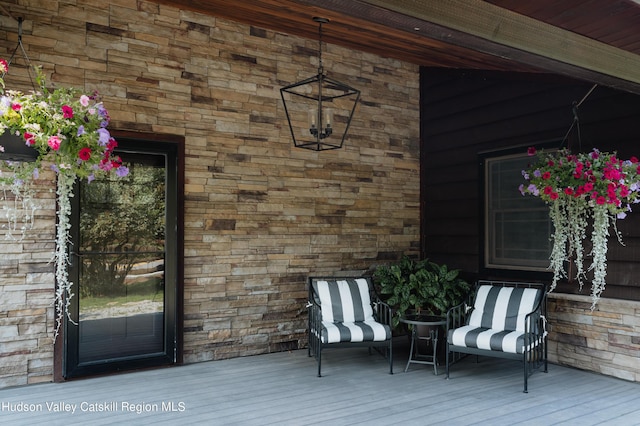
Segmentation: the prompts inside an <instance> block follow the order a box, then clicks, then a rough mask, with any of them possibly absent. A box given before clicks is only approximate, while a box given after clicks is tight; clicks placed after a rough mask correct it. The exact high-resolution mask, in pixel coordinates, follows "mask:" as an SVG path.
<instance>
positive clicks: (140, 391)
mask: <svg viewBox="0 0 640 426" xmlns="http://www.w3.org/2000/svg"><path fill="white" fill-rule="evenodd" d="M395 349H396V350H395V354H394V361H395V362H394V371H395V374H393V375H390V374H388V368H387V364H386V361H385V360H384V359H383V358H382V357H380V356H379V355H377V354H375V353H374V354H373V355H371V356H370V355H368V353H367V350H366V349H362V348H353V349H341V350H332V351H326V352H325V354H324V358H323V377H322V378H317V377H316V364H315V361H314V359H313V358H309V357H308V356H307V352H306V350H299V351H292V352H281V353H274V354H268V355H258V356H251V357H243V358H235V359H230V360H222V361H211V362H203V363H198V364H190V365H186V366H179V367H171V368H163V369H156V370H147V371H139V372H133V373H127V374H120V375H112V376H106V377H96V378H88V379H82V380H74V381H69V382H66V383H44V384H37V385H30V386H24V387H15V388H9V389H3V390H0V404H9V403H10V404H17V403H30V404H36V405H35V406H42V411H39V412H38V411H35V412H15V411H11V409H6V408H3V409H0V424H12V425H13V424H15V425H21V424H30V425H37V424H45V423H46V424H48V425H62V424H64V425H75V424H92V425H116V424H125V423H126V424H133V425H147V424H149V425H150V424H153V425H163V424H166V425H169V424H171V425H175V424H181V425H187V424H205V423H206V424H214V425H276V424H277V425H303V424H304V425H312V424H326V425H332V426H337V425H359V424H361V425H364V424H366V425H390V424H403V425H413V424H415V425H425V424H428V425H439V424H442V425H444V424H447V425H469V424H487V425H489V424H490V425H514V424H519V425H539V424H565V425H574V424H575V425H580V426H584V425H597V424H620V425H633V424H640V406H638V404H637V395H638V394H639V391H640V387H639V386H638V384H637V383H632V382H627V381H623V380H619V379H615V378H612V377H607V376H602V375H599V374H595V373H592V372H587V371H580V370H576V369H572V368H567V367H562V366H558V365H553V364H551V365H550V366H549V373H547V374H545V373H543V372H536V373H534V374H533V376H531V378H530V380H529V393H528V394H524V393H523V392H522V371H521V368H520V364H519V363H518V362H516V361H509V360H504V359H492V358H480V362H479V363H476V362H475V357H469V358H466V359H465V360H463V361H461V362H460V363H458V364H456V365H455V366H453V367H452V370H451V379H450V380H445V379H444V366H442V368H440V369H439V375H438V376H435V375H434V374H433V369H432V368H431V367H430V366H423V365H411V367H410V368H409V370H408V371H407V372H406V373H404V372H403V370H404V367H405V363H406V359H407V358H406V356H407V352H406V347H404V346H403V344H402V341H401V343H400V344H397V345H396V347H395ZM52 402H64V403H67V404H76V405H77V407H78V408H77V411H76V412H75V414H71V413H55V412H51V411H49V407H47V405H46V404H47V403H52ZM82 402H84V403H89V404H94V403H105V404H107V405H108V404H109V403H113V404H115V406H116V409H117V410H116V411H115V412H108V411H107V412H90V411H86V410H85V411H81V410H80V404H81V403H82ZM127 402H129V403H132V404H141V403H146V404H149V405H148V406H147V408H149V407H158V411H149V412H141V413H135V412H127V411H126V410H125V409H124V408H125V406H126V403H127ZM163 403H164V404H165V407H164V408H165V411H163V410H162V408H163V407H162V404H163ZM170 403H174V404H179V403H183V404H184V411H176V412H171V411H167V410H166V409H167V408H170V407H169V406H168V404H170ZM156 404H157V405H156ZM85 408H86V407H85ZM175 408H177V409H178V410H180V408H181V406H179V405H175ZM534 413H535V417H532V415H533V414H534Z"/></svg>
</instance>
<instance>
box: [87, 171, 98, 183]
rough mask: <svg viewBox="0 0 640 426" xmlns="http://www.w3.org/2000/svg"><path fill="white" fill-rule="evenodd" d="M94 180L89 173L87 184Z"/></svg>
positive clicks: (93, 176)
mask: <svg viewBox="0 0 640 426" xmlns="http://www.w3.org/2000/svg"><path fill="white" fill-rule="evenodd" d="M95 178H96V177H95V175H94V174H93V173H91V174H90V175H89V176H87V183H91V182H93V180H94V179H95Z"/></svg>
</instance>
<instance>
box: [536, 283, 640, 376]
mask: <svg viewBox="0 0 640 426" xmlns="http://www.w3.org/2000/svg"><path fill="white" fill-rule="evenodd" d="M548 301H549V303H548V319H549V326H550V327H549V360H550V361H551V362H554V363H558V364H563V365H568V366H571V367H576V368H580V369H582V370H590V371H595V372H598V373H602V374H606V375H608V376H614V377H619V378H621V379H625V380H630V381H635V382H640V302H632V301H626V300H616V299H606V298H602V299H600V300H599V301H598V304H597V306H596V309H595V310H594V311H591V297H589V296H578V295H568V294H560V293H551V294H550V295H549V298H548Z"/></svg>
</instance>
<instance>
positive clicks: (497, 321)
mask: <svg viewBox="0 0 640 426" xmlns="http://www.w3.org/2000/svg"><path fill="white" fill-rule="evenodd" d="M540 295H541V290H539V289H534V288H514V287H502V286H490V285H482V286H480V287H479V288H478V293H477V295H476V300H475V302H474V306H473V307H474V309H473V311H472V313H471V315H470V317H469V323H468V324H467V325H465V326H463V327H460V328H457V329H455V330H449V336H448V338H449V343H450V344H453V345H456V346H465V347H468V348H478V349H486V350H493V351H502V352H509V353H518V354H521V353H523V352H524V340H525V339H524V332H525V317H526V315H527V314H528V313H530V312H531V311H533V309H534V308H535V306H536V303H537V302H538V299H539V297H540ZM537 343H538V342H532V343H531V344H532V345H535V344H537Z"/></svg>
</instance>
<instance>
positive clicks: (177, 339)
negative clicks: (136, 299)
mask: <svg viewBox="0 0 640 426" xmlns="http://www.w3.org/2000/svg"><path fill="white" fill-rule="evenodd" d="M111 135H112V136H113V137H114V138H115V139H116V140H119V141H121V142H122V143H123V144H124V143H125V142H126V147H125V148H124V149H123V150H126V151H135V150H142V151H145V150H146V151H157V152H168V151H171V153H172V154H174V155H175V163H174V164H173V166H174V167H175V169H174V172H175V175H174V176H173V178H172V179H175V182H176V202H177V206H176V217H175V218H174V220H175V227H176V236H175V238H176V241H175V247H174V248H172V256H176V263H177V265H176V269H177V270H176V277H175V294H174V295H173V297H174V298H175V318H174V319H173V321H172V322H173V323H174V324H175V333H174V334H173V336H172V337H173V340H174V344H173V352H174V353H173V356H172V357H170V356H165V357H164V358H163V359H158V360H157V362H148V361H146V360H145V361H144V362H143V360H135V359H134V360H130V361H124V362H123V363H124V365H123V366H122V367H123V368H118V369H117V370H115V369H114V370H113V371H112V372H113V373H116V372H120V371H122V370H123V369H127V370H128V369H132V370H133V369H138V368H140V367H154V366H167V365H169V364H173V365H176V364H178V365H179V364H183V362H184V359H183V353H184V327H183V324H184V174H185V170H184V153H185V138H184V137H183V136H177V135H167V134H152V133H141V132H129V131H111ZM117 151H118V150H117V149H116V153H117ZM169 167H170V165H168V167H167V170H168V168H169ZM56 287H57V283H56ZM76 297H78V296H76ZM65 342H66V333H65V330H64V327H63V329H62V330H61V331H60V335H59V336H58V337H57V338H56V339H55V341H54V354H53V355H54V356H53V363H54V365H53V380H54V382H62V381H65V380H68V379H70V378H74V377H80V376H85V375H86V376H89V375H93V374H101V372H100V371H97V370H96V369H92V371H91V372H86V374H85V373H84V372H83V370H82V369H79V370H78V372H77V374H73V376H72V377H65V369H66V365H65V364H66V354H65V345H66V343H65ZM168 355H169V354H168ZM169 357H170V358H172V359H171V361H172V362H168V361H169V360H168V359H167V358H169ZM119 367H120V366H119ZM93 370H95V371H93ZM110 372H111V371H104V373H106V374H109V373H110Z"/></svg>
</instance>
